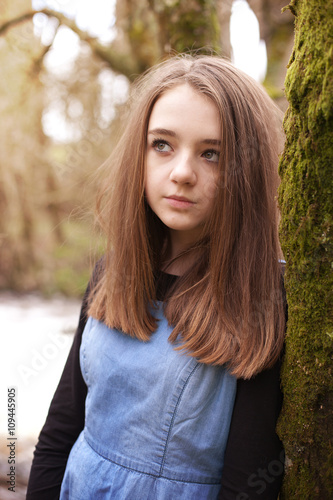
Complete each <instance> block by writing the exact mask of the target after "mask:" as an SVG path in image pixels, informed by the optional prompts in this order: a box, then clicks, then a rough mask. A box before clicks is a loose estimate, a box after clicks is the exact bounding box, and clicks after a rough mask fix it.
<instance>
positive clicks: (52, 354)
mask: <svg viewBox="0 0 333 500" xmlns="http://www.w3.org/2000/svg"><path fill="white" fill-rule="evenodd" d="M79 312H80V302H79V301H78V300H74V299H68V298H64V297H57V298H52V299H50V300H46V299H43V298H41V297H40V296H38V295H23V296H18V295H12V294H0V331H1V349H0V403H1V411H0V500H7V499H8V500H23V499H24V498H25V492H26V483H27V479H28V476H29V470H30V465H31V460H32V454H33V450H34V446H35V443H36V441H37V437H38V434H39V431H40V429H41V427H42V425H43V423H44V421H45V418H46V415H47V411H48V408H49V404H50V401H51V398H52V396H53V393H54V391H55V389H56V387H57V384H58V381H59V378H60V376H61V373H62V370H63V367H64V364H65V361H66V358H67V355H68V352H69V349H70V346H71V343H72V339H73V334H74V331H75V329H76V326H77V323H78V319H79ZM10 387H15V392H16V416H15V417H16V422H15V423H16V434H15V437H17V441H16V450H15V452H16V457H15V460H16V463H15V466H16V469H15V472H16V488H15V493H13V492H12V491H8V486H9V485H8V484H7V483H6V481H7V479H8V478H7V477H6V475H7V474H8V473H9V467H10V466H9V464H8V451H9V448H8V447H7V444H8V443H9V441H8V439H7V438H8V437H9V435H8V429H7V428H8V425H7V389H8V388H10Z"/></svg>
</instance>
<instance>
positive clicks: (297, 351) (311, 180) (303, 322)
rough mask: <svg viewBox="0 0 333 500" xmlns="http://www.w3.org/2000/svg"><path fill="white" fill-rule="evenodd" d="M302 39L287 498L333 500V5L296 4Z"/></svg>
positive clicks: (285, 174)
mask: <svg viewBox="0 0 333 500" xmlns="http://www.w3.org/2000/svg"><path fill="white" fill-rule="evenodd" d="M288 7H289V9H290V10H291V12H292V13H293V14H294V15H295V45H294V50H293V53H292V56H291V59H290V62H289V67H288V71H287V76H286V82H285V86H286V95H287V98H288V101H289V108H288V110H287V113H286V116H285V121H284V128H285V132H286V145H285V150H284V153H283V155H282V158H281V163H280V174H281V178H282V183H281V187H280V196H279V199H280V205H281V210H282V223H281V243H282V248H283V251H284V254H285V257H286V260H287V267H286V275H285V283H286V290H287V299H288V306H289V320H288V330H287V337H286V354H285V361H284V366H283V373H282V382H283V387H284V394H285V403H284V408H283V412H282V416H281V419H280V422H279V427H278V428H279V433H280V436H281V438H282V440H283V442H284V444H285V448H286V454H287V457H288V460H287V470H286V477H285V481H284V486H283V493H282V498H283V499H287V500H292V499H302V500H310V499H311V500H316V499H318V500H319V499H320V500H325V499H327V500H328V499H332V498H333V445H332V437H333V377H332V368H333V366H332V356H333V324H332V322H333V321H332V317H333V314H332V313H333V311H332V290H333V273H332V250H333V242H332V218H333V217H332V214H333V208H332V191H333V183H332V180H333V171H332V165H333V64H332V62H333V61H332V56H333V37H332V34H333V4H332V2H327V1H326V0H292V1H291V3H290V4H289V6H288Z"/></svg>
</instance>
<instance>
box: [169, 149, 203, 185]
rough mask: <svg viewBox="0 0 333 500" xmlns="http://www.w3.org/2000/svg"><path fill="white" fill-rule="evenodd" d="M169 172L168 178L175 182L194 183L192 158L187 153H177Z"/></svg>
mask: <svg viewBox="0 0 333 500" xmlns="http://www.w3.org/2000/svg"><path fill="white" fill-rule="evenodd" d="M174 162H175V163H174V165H173V167H172V170H171V173H170V179H171V181H173V182H176V183H177V184H195V182H196V178H197V176H196V172H195V168H194V160H193V159H192V158H191V156H190V154H189V153H183V154H181V155H177V157H176V158H175V159H174Z"/></svg>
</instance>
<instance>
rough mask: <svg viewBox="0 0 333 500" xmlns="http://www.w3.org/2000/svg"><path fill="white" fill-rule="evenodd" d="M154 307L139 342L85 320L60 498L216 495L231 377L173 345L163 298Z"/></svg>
mask: <svg viewBox="0 0 333 500" xmlns="http://www.w3.org/2000/svg"><path fill="white" fill-rule="evenodd" d="M155 314H156V316H157V318H158V320H159V321H158V328H157V330H156V332H154V333H153V334H152V336H151V338H150V340H149V341H147V342H142V341H140V340H138V339H136V338H133V337H131V336H129V335H126V334H123V333H121V332H120V331H118V330H115V329H110V328H108V327H107V326H106V325H104V324H103V323H101V322H98V321H97V320H95V319H93V318H89V319H88V322H87V325H86V327H85V330H84V332H83V337H82V344H81V350H80V364H81V370H82V375H83V378H84V380H85V382H86V384H87V387H88V394H87V398H86V416H85V427H84V430H83V431H82V433H81V434H80V436H79V438H78V440H77V442H76V443H75V445H74V447H73V449H72V451H71V453H70V456H69V459H68V463H67V467H66V471H65V476H64V480H63V483H62V488H61V496H60V498H61V500H64V499H70V500H91V499H94V500H102V499H115V500H126V499H129V500H172V499H175V500H195V499H198V500H204V499H216V498H217V496H218V492H219V489H220V486H219V485H220V480H221V473H222V468H223V457H224V451H225V447H226V442H227V438H228V433H229V427H230V421H231V415H232V410H233V405H234V399H235V393H236V379H235V378H234V377H233V376H232V375H230V373H229V372H228V371H227V370H226V369H225V368H224V367H218V366H210V365H205V364H202V363H199V362H198V361H197V359H195V358H194V357H191V356H188V355H186V354H185V353H184V352H183V351H177V350H175V346H174V345H172V344H171V343H170V342H169V341H168V337H169V335H170V333H171V327H170V326H169V325H168V322H167V320H166V318H165V317H164V315H163V309H162V305H161V304H159V307H158V309H157V310H156V313H155Z"/></svg>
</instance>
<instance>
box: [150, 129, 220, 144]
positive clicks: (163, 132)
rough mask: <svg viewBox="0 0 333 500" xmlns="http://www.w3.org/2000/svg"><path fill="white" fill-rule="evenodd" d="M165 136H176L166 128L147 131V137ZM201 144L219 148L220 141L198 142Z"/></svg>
mask: <svg viewBox="0 0 333 500" xmlns="http://www.w3.org/2000/svg"><path fill="white" fill-rule="evenodd" d="M149 134H153V135H167V136H169V137H176V136H177V134H176V132H174V131H173V130H169V129H167V128H154V129H152V130H148V135H149ZM200 142H201V143H202V144H210V145H212V146H221V141H220V140H219V139H203V140H202V141H200Z"/></svg>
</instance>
